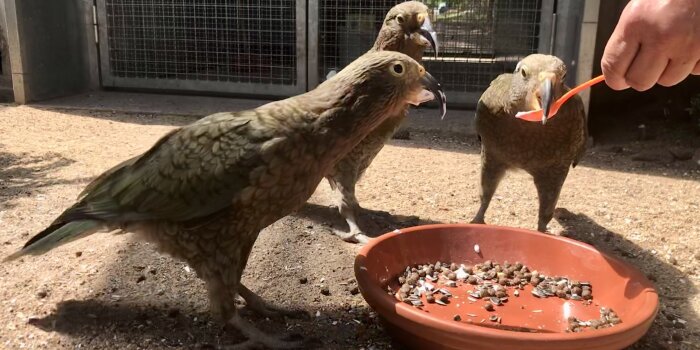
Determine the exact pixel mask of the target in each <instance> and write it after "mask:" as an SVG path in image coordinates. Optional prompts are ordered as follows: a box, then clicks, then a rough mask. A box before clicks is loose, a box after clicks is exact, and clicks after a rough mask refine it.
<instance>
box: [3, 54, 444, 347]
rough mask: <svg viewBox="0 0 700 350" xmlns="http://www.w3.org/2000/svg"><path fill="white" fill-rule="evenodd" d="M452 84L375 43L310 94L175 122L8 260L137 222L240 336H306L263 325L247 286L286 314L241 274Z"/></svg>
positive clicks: (268, 309) (280, 343)
mask: <svg viewBox="0 0 700 350" xmlns="http://www.w3.org/2000/svg"><path fill="white" fill-rule="evenodd" d="M425 89H428V90H429V91H427V90H425ZM441 94H442V91H440V86H439V84H438V83H437V81H436V80H435V79H434V78H433V77H432V76H431V75H430V74H428V73H427V72H426V71H425V69H424V68H423V67H422V66H421V65H420V64H418V63H417V62H416V61H415V60H413V59H411V58H410V57H408V56H406V55H403V54H400V53H396V52H379V53H368V54H366V55H364V56H362V57H360V58H358V59H357V60H355V61H354V62H353V63H351V64H350V65H349V66H348V67H347V68H345V69H344V70H342V71H341V72H340V73H338V74H337V75H336V76H335V77H334V78H333V79H330V80H328V81H326V82H324V83H323V84H321V85H320V86H319V87H317V88H316V89H314V90H312V91H310V92H308V93H305V94H303V95H299V96H295V97H292V98H289V99H285V100H281V101H277V102H273V103H269V104H266V105H264V106H261V107H259V108H257V109H254V110H249V111H243V112H236V113H218V114H214V115H211V116H208V117H206V118H203V119H201V120H199V121H197V122H195V123H193V124H190V125H188V126H185V127H182V128H178V129H175V130H173V131H171V132H170V133H168V134H167V135H165V136H164V137H163V138H161V139H160V140H159V141H158V142H156V144H155V145H154V146H153V147H152V148H151V149H150V150H148V151H147V152H145V153H144V154H142V155H139V156H137V157H134V158H132V159H129V160H126V161H124V162H122V163H121V164H119V165H117V166H116V167H114V168H112V169H110V170H108V171H106V172H105V173H103V174H102V175H100V176H99V177H98V178H96V179H95V180H94V181H93V182H92V183H90V184H89V185H88V186H87V187H86V188H85V190H84V191H83V192H82V193H81V195H80V196H79V198H78V201H77V203H75V204H74V205H73V206H72V207H70V208H69V209H67V210H66V211H64V212H63V213H62V214H61V215H60V216H59V217H58V218H57V219H56V220H55V221H54V222H53V223H52V224H51V225H49V227H48V228H46V229H45V230H44V231H42V232H41V233H39V234H37V235H36V236H34V237H33V238H32V239H30V240H29V241H28V242H27V243H26V245H25V246H24V248H23V249H22V250H20V251H19V252H17V253H15V254H13V255H11V256H9V257H8V258H6V259H5V260H6V261H7V260H13V259H16V258H19V257H21V256H23V255H26V254H32V255H37V254H42V253H45V252H47V251H49V250H51V249H52V248H55V247H57V246H59V245H62V244H65V243H67V242H70V241H72V240H75V239H78V238H82V237H85V236H87V235H90V234H92V233H95V232H98V231H112V230H122V231H125V232H134V233H136V234H137V235H139V236H141V237H143V238H145V239H147V240H149V241H151V242H154V243H155V244H156V246H157V247H158V248H159V249H160V250H162V251H164V252H166V253H169V254H171V255H173V256H175V257H177V258H180V259H183V260H185V261H186V262H187V263H188V264H189V265H190V266H192V267H193V268H194V270H195V271H196V272H197V275H198V276H199V277H200V278H202V279H203V280H204V281H205V282H206V285H207V289H208V291H209V298H210V305H211V307H212V311H213V313H214V314H215V315H218V316H219V317H220V318H221V319H222V320H223V321H225V322H228V323H230V324H231V325H233V326H234V327H235V328H237V329H238V330H240V331H241V333H242V334H243V335H244V336H246V337H247V338H248V340H247V341H246V342H245V343H243V344H240V345H242V346H250V347H254V346H258V345H261V344H262V345H265V346H267V347H270V348H291V347H298V346H302V343H300V342H291V341H287V340H282V339H281V338H277V337H272V336H270V335H267V334H265V333H263V332H262V331H260V330H258V329H257V328H255V326H253V325H252V324H250V323H248V322H247V321H245V320H244V319H242V318H241V317H240V315H239V313H238V312H237V309H236V307H235V304H234V298H235V297H236V294H237V293H238V294H240V295H241V296H242V297H243V298H244V299H246V301H247V302H248V304H249V306H250V307H251V308H252V309H253V310H256V311H258V312H261V313H263V314H264V315H266V316H269V315H271V314H274V313H277V312H278V313H284V312H283V311H284V310H281V309H278V308H275V307H274V306H271V305H268V304H266V303H265V302H264V301H262V299H261V298H260V297H259V296H257V295H256V294H254V293H253V292H252V291H250V290H248V289H247V288H245V286H243V285H241V284H240V279H241V275H242V273H243V269H244V268H245V266H246V263H247V260H248V256H249V254H250V251H251V249H252V248H253V244H254V243H255V240H256V239H257V237H258V234H259V232H260V230H262V229H263V228H265V227H266V226H268V225H270V224H272V223H273V222H275V221H277V220H278V219H280V218H282V217H283V216H285V215H288V214H289V213H291V212H292V211H294V210H296V209H298V208H299V207H300V206H301V205H303V204H304V203H305V202H306V200H308V198H309V197H310V196H311V194H312V193H313V192H314V190H315V189H316V187H317V186H318V184H319V182H320V181H321V180H322V179H323V177H324V175H326V174H327V173H328V172H329V171H330V169H331V167H332V166H333V165H334V164H335V163H336V162H337V161H338V160H339V159H340V158H341V157H343V156H344V155H345V154H347V153H348V152H349V151H350V150H351V149H352V148H353V147H355V146H356V145H357V143H359V142H360V141H361V140H362V139H363V138H364V137H365V136H366V135H367V133H369V132H370V131H371V130H374V129H375V128H376V127H377V125H379V124H380V123H381V122H382V121H384V119H386V118H387V117H388V116H391V115H395V114H396V113H397V112H398V111H400V110H403V108H404V106H405V104H406V103H412V104H420V103H422V102H425V101H427V100H429V99H432V98H433V97H434V96H437V97H438V98H439V97H440V96H441Z"/></svg>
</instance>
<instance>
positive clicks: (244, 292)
mask: <svg viewBox="0 0 700 350" xmlns="http://www.w3.org/2000/svg"><path fill="white" fill-rule="evenodd" d="M238 295H240V296H241V297H242V298H243V299H245V302H246V307H247V308H250V309H251V310H252V311H253V312H255V313H257V314H259V315H261V316H265V317H280V316H287V317H291V318H304V317H307V316H308V315H307V313H306V311H304V310H288V309H285V308H283V307H279V306H273V305H270V304H268V303H267V302H266V301H265V300H263V298H262V297H260V296H259V295H257V294H255V293H254V292H253V291H251V290H250V289H248V288H247V287H246V286H244V285H243V283H241V284H239V285H238Z"/></svg>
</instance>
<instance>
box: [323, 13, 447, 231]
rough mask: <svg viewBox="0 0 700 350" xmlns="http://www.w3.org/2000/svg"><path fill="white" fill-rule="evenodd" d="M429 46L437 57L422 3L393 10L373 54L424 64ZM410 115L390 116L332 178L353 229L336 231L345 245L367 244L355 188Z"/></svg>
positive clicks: (404, 112) (342, 210) (405, 110)
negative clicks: (387, 53) (384, 53)
mask: <svg viewBox="0 0 700 350" xmlns="http://www.w3.org/2000/svg"><path fill="white" fill-rule="evenodd" d="M428 46H432V47H433V50H434V51H435V54H436V55H437V50H438V47H437V36H436V34H435V32H434V31H433V28H432V26H431V24H430V18H429V17H428V7H427V6H425V5H424V4H422V3H420V2H418V1H407V2H403V3H400V4H398V5H396V6H394V7H393V8H391V9H390V10H389V12H388V13H387V15H386V17H385V19H384V24H383V25H382V28H381V29H380V31H379V34H378V35H377V39H376V41H375V43H374V46H373V47H372V48H371V49H370V50H369V52H377V51H398V52H402V53H405V54H407V55H409V56H411V57H412V58H413V59H415V60H416V61H418V62H421V60H422V58H423V51H424V50H425V49H426V48H427V47H428ZM443 99H444V97H443ZM407 115H408V104H406V105H405V108H403V109H401V110H399V111H397V112H395V113H394V114H393V115H391V116H387V118H386V119H385V120H384V122H383V123H381V124H380V125H379V126H378V127H377V128H376V129H374V130H373V131H372V132H371V133H370V134H369V135H367V137H365V138H364V139H363V140H362V141H361V142H360V144H358V145H357V147H355V148H354V149H353V150H352V151H351V152H350V153H349V154H348V155H347V156H345V157H344V158H343V159H342V160H341V161H340V162H338V164H336V165H335V167H334V168H333V170H332V172H331V173H330V174H328V176H327V178H328V182H329V183H330V185H331V188H333V189H335V190H336V191H337V192H338V195H339V203H338V209H339V211H340V214H341V215H342V216H343V217H344V218H345V221H346V222H347V223H348V227H349V229H350V230H349V232H341V231H335V234H336V235H338V236H340V237H341V238H342V239H343V240H344V241H347V242H353V243H358V242H360V243H366V242H367V240H368V238H367V236H366V235H365V234H364V232H363V231H362V229H361V228H360V227H359V225H358V223H357V214H358V212H359V211H360V210H361V208H360V204H359V203H358V201H357V197H355V184H356V183H357V181H358V180H359V179H360V177H361V176H362V174H363V173H364V172H365V170H366V169H367V167H368V166H369V165H370V164H371V163H372V161H373V160H374V157H376V156H377V154H378V153H379V151H381V150H382V148H383V147H384V144H385V143H386V142H387V141H389V139H391V137H392V136H393V135H394V133H395V132H396V131H397V130H398V129H399V127H400V126H401V124H402V123H403V121H404V120H405V119H406V116H407ZM443 115H444V105H443Z"/></svg>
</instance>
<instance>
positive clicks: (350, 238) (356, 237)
mask: <svg viewBox="0 0 700 350" xmlns="http://www.w3.org/2000/svg"><path fill="white" fill-rule="evenodd" d="M333 234H335V235H336V236H338V237H340V239H342V240H343V241H345V242H348V243H355V244H360V245H362V244H367V242H369V237H367V235H365V234H364V233H362V232H361V231H359V232H358V231H350V232H344V231H341V230H333Z"/></svg>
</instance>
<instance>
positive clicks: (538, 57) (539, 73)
mask: <svg viewBox="0 0 700 350" xmlns="http://www.w3.org/2000/svg"><path fill="white" fill-rule="evenodd" d="M565 77H566V65H565V64H564V62H563V61H562V60H561V59H559V58H557V57H555V56H550V55H542V54H533V55H529V56H527V57H525V58H523V59H522V60H521V61H520V62H518V65H517V66H516V67H515V72H514V76H513V83H512V86H511V96H512V98H513V99H514V100H515V102H516V104H517V106H518V109H519V110H518V112H524V111H531V110H536V109H542V124H546V123H547V118H548V117H549V112H550V109H551V107H552V104H553V102H554V101H556V100H557V99H559V97H561V96H562V95H563V94H564V90H565V89H564V78H565Z"/></svg>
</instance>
